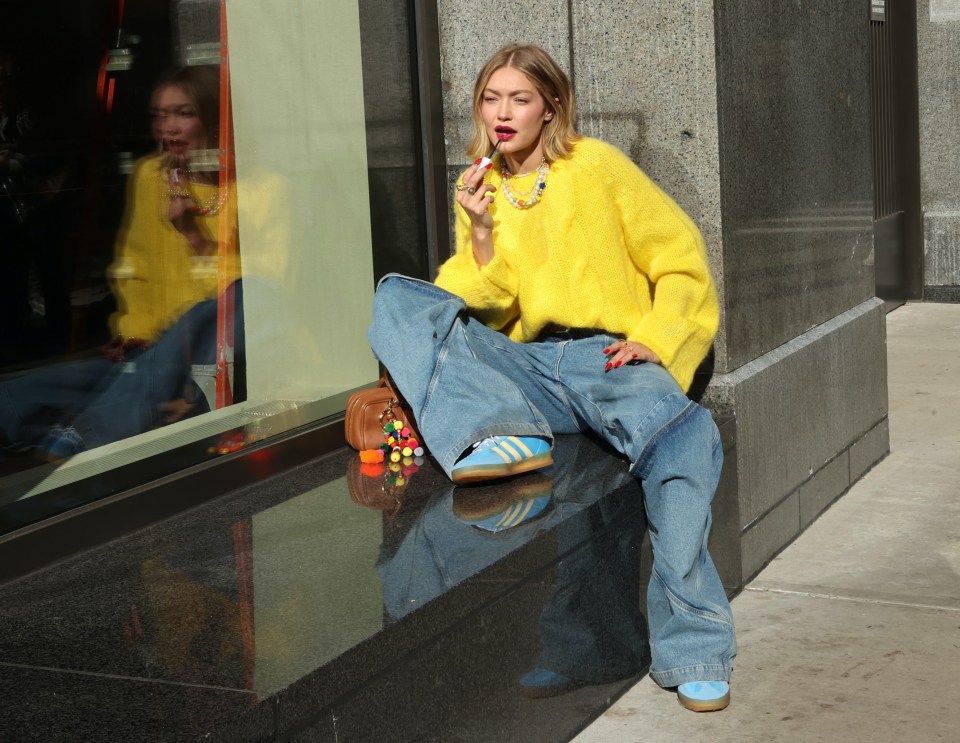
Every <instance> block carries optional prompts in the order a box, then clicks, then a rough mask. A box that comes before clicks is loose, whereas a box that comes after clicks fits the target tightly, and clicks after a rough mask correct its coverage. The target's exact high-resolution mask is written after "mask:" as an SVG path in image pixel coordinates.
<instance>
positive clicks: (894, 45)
mask: <svg viewBox="0 0 960 743" xmlns="http://www.w3.org/2000/svg"><path fill="white" fill-rule="evenodd" d="M864 5H865V6H866V7H867V8H868V12H869V13H870V56H871V65H872V72H871V88H872V90H871V93H872V108H873V178H874V186H873V188H874V201H873V219H874V222H873V225H874V230H873V235H874V258H875V265H876V282H877V296H878V297H880V298H881V299H884V300H886V301H887V308H888V309H892V308H893V307H895V306H897V305H899V304H902V303H903V302H904V301H906V300H908V299H920V298H921V297H922V296H923V216H922V214H921V210H920V140H919V136H920V135H919V102H918V92H917V3H916V0H885V1H884V0H871V1H869V2H865V3H864Z"/></svg>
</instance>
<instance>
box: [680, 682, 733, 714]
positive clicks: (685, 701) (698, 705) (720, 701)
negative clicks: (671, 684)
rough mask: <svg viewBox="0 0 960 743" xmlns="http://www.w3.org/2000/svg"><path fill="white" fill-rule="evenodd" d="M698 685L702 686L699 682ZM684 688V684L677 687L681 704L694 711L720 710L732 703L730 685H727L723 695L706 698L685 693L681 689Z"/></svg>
mask: <svg viewBox="0 0 960 743" xmlns="http://www.w3.org/2000/svg"><path fill="white" fill-rule="evenodd" d="M696 686H700V684H697V685H696ZM704 686H705V684H704ZM682 688H683V687H682V686H681V687H678V688H677V700H678V701H679V702H680V704H681V705H683V706H684V707H686V708H687V709H689V710H691V711H693V712H719V711H720V710H722V709H726V707H727V706H728V705H729V704H730V688H729V686H728V687H727V690H726V693H725V694H723V695H722V696H719V697H713V698H709V697H708V698H706V699H702V698H701V699H698V698H696V697H694V696H689V695H687V694H684V693H683V691H681V689H682ZM705 696H706V695H705Z"/></svg>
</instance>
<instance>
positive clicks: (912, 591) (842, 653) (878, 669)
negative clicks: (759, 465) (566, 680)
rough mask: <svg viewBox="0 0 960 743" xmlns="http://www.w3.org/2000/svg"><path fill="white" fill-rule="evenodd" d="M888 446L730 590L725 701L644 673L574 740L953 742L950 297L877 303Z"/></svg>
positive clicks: (956, 601)
mask: <svg viewBox="0 0 960 743" xmlns="http://www.w3.org/2000/svg"><path fill="white" fill-rule="evenodd" d="M887 347H888V365H889V390H890V393H889V394H890V449H891V453H890V456H889V457H887V458H886V459H885V460H883V461H882V462H880V464H878V465H877V466H876V467H875V468H874V469H873V470H872V471H870V472H869V473H868V474H867V475H866V476H865V477H864V478H863V479H862V480H860V481H859V482H857V483H856V484H855V485H854V486H853V487H852V488H851V490H850V491H849V492H848V493H847V494H846V495H845V496H843V497H842V498H841V499H840V500H839V501H837V502H836V503H835V504H834V505H833V506H832V507H831V508H830V509H829V510H828V511H827V512H826V513H824V514H823V515H821V517H820V518H819V520H817V521H816V522H814V523H813V524H812V525H811V527H810V528H809V529H808V530H807V531H806V532H804V533H803V534H802V535H801V536H800V537H799V539H797V541H796V542H794V543H793V544H792V545H791V546H789V547H788V548H787V549H786V550H784V551H783V552H782V553H781V554H780V556H778V557H777V558H776V559H774V560H773V562H772V563H771V564H770V565H768V566H767V567H766V568H765V569H764V570H763V571H762V572H761V573H760V574H759V575H758V576H757V577H756V578H755V579H754V580H753V582H752V583H750V584H749V585H748V586H747V588H746V589H745V590H744V592H743V593H741V594H740V595H739V596H738V597H737V598H736V599H734V601H733V611H734V616H735V619H736V622H737V636H738V641H739V646H740V653H739V655H738V657H737V660H736V670H735V673H734V677H733V680H732V683H731V691H732V700H733V701H732V703H731V705H730V707H729V708H728V709H727V710H725V711H724V712H719V713H712V714H695V713H692V712H688V711H686V710H684V709H683V708H681V707H680V705H679V704H678V703H677V700H676V694H673V693H670V692H666V691H663V690H661V689H660V688H658V687H657V686H656V684H654V683H653V681H651V680H650V679H649V678H645V679H643V680H642V681H641V682H640V683H638V684H637V685H636V686H635V687H634V688H633V689H631V690H630V691H629V692H628V693H627V694H626V695H625V696H623V697H622V698H621V699H620V700H619V701H618V702H617V703H616V704H615V705H614V706H613V707H611V708H610V709H609V710H608V711H607V712H606V714H604V715H603V716H602V717H601V718H600V719H598V720H597V721H596V722H594V723H593V724H592V725H591V726H590V727H589V728H588V729H587V730H585V731H584V732H583V733H582V734H581V735H579V736H578V737H577V738H576V739H575V740H576V743H618V742H619V741H650V743H672V742H673V741H677V742H678V743H679V742H682V743H699V742H700V741H703V742H708V741H717V742H719V743H726V742H727V741H736V742H738V743H740V742H744V743H749V742H752V741H787V742H792V741H804V742H805V743H806V742H807V741H810V742H814V741H825V742H828V743H851V742H859V741H864V742H866V741H870V742H871V743H873V742H877V741H879V742H881V743H885V742H886V741H911V743H914V742H916V743H926V741H958V740H960V305H949V304H912V305H906V306H903V307H900V308H899V309H897V310H894V311H893V312H892V313H890V314H889V315H888V316H887Z"/></svg>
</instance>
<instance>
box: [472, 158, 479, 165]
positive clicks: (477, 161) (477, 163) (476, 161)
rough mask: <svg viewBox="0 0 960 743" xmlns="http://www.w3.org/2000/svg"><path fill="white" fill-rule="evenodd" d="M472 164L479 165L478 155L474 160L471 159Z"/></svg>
mask: <svg viewBox="0 0 960 743" xmlns="http://www.w3.org/2000/svg"><path fill="white" fill-rule="evenodd" d="M473 164H474V165H479V164H480V158H479V157H478V158H477V159H476V160H474V161H473Z"/></svg>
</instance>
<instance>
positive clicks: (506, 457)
mask: <svg viewBox="0 0 960 743" xmlns="http://www.w3.org/2000/svg"><path fill="white" fill-rule="evenodd" d="M490 451H495V452H496V453H497V455H498V456H499V457H500V458H501V459H503V461H504V462H506V463H507V464H513V460H512V459H511V458H510V457H509V456H508V455H507V454H505V453H504V452H503V451H502V450H501V449H500V447H499V446H494V447H493V448H492V449H490ZM508 451H509V450H508Z"/></svg>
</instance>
